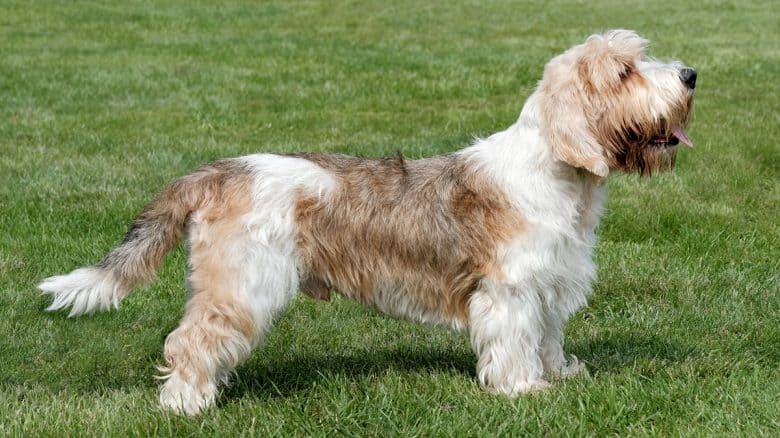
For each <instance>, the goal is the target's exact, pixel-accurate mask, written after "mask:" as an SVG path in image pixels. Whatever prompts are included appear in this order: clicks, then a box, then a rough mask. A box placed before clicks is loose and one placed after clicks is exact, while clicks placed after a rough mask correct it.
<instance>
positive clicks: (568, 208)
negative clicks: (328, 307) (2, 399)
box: [39, 30, 696, 415]
mask: <svg viewBox="0 0 780 438" xmlns="http://www.w3.org/2000/svg"><path fill="white" fill-rule="evenodd" d="M646 45H647V41H646V40H644V39H642V38H640V37H639V36H637V35H636V34H635V33H633V32H631V31H625V30H616V31H611V32H607V33H605V34H602V35H593V36H591V37H590V38H588V39H587V40H586V41H585V43H583V44H580V45H578V46H575V47H573V48H571V49H569V50H568V51H566V52H565V53H563V54H562V55H559V56H557V57H555V58H553V59H552V60H551V61H550V62H549V63H548V64H547V66H546V68H545V71H544V76H543V78H542V80H541V82H540V83H539V86H538V88H537V89H536V91H535V92H534V93H533V94H532V95H531V96H530V97H529V98H528V100H527V102H526V103H525V106H524V107H523V109H522V112H521V114H520V118H519V119H518V120H517V122H516V123H515V124H513V125H512V126H510V127H509V128H508V129H506V130H505V131H502V132H499V133H497V134H494V135H492V136H490V137H489V138H487V139H484V140H479V141H477V142H476V143H475V144H473V145H471V146H469V147H467V148H465V149H463V150H461V151H459V152H456V153H454V154H452V155H447V156H441V157H433V158H427V159H422V160H404V159H403V158H402V157H397V158H388V159H370V158H354V157H348V156H340V155H315V154H301V155H273V154H261V155H250V156H245V157H241V158H235V159H230V160H224V161H219V162H216V163H213V164H211V165H208V166H205V167H202V168H201V169H199V170H197V171H196V172H195V173H193V174H192V175H189V176H185V177H183V178H180V179H178V180H176V181H175V182H173V183H172V184H171V185H170V186H168V188H166V189H165V190H164V191H163V192H162V193H161V194H160V195H158V197H157V198H156V199H155V200H154V201H152V202H151V203H150V204H149V205H148V206H147V207H146V208H145V209H144V210H143V211H142V212H141V214H140V215H138V217H137V218H136V219H135V220H134V221H133V224H132V226H131V228H130V231H129V232H128V234H127V237H126V238H125V240H124V242H122V244H121V245H120V246H118V247H117V248H115V249H114V250H112V251H111V252H109V254H108V255H107V256H106V257H105V258H104V259H103V260H101V261H100V262H99V263H97V264H96V265H94V266H92V267H87V268H82V269H77V270H75V271H73V272H71V273H70V274H67V275H63V276H56V277H51V278H49V279H46V280H44V281H43V283H41V285H40V286H39V288H40V289H41V290H42V291H44V292H46V293H49V294H51V295H52V296H53V298H54V301H53V303H52V304H51V306H50V307H49V310H59V309H64V308H68V307H70V315H71V316H73V315H79V314H83V313H90V312H93V311H95V310H102V309H109V308H111V307H117V306H118V305H119V302H120V300H122V298H124V297H125V296H127V295H128V294H129V293H130V291H131V290H132V289H133V288H134V287H136V286H138V284H140V283H143V282H146V281H149V280H150V279H152V277H153V276H154V272H155V270H156V269H157V267H158V265H159V264H160V262H161V261H162V259H163V256H164V254H165V253H166V252H167V251H168V250H169V249H170V248H171V247H172V246H173V245H174V244H175V243H176V242H177V241H178V240H179V239H180V238H181V236H182V235H183V234H184V235H185V236H186V239H187V242H188V249H189V265H190V273H189V278H188V282H187V283H188V285H189V287H190V288H191V289H192V295H191V297H190V298H189V301H188V302H187V305H186V309H185V314H184V317H183V318H182V320H181V323H180V325H179V327H177V328H176V329H175V330H174V331H173V332H172V333H171V334H170V335H168V338H167V339H166V341H165V360H166V365H165V366H164V367H162V370H163V372H164V379H165V383H164V384H163V386H162V391H161V394H160V403H161V404H162V405H163V406H164V407H166V408H170V409H172V410H174V411H176V412H183V413H186V414H190V415H193V414H197V413H198V412H200V411H201V410H202V409H204V408H206V407H208V406H210V405H211V404H213V403H214V399H215V395H216V394H217V385H218V384H219V383H220V382H224V381H226V380H227V378H228V376H229V374H230V372H231V371H232V370H233V369H234V368H235V367H236V366H237V365H238V364H240V363H241V362H242V361H243V360H244V359H246V358H247V356H249V354H250V352H251V351H252V349H253V348H255V347H256V346H258V345H259V344H260V343H261V342H262V340H263V337H264V335H265V334H266V333H267V332H268V330H270V328H271V325H272V323H273V319H274V317H275V316H276V315H277V314H279V312H280V311H281V310H282V309H284V307H285V306H286V305H287V303H288V302H289V301H290V300H291V299H292V298H293V296H295V294H296V293H297V292H298V291H299V290H303V291H304V292H306V293H308V294H310V295H312V296H317V297H321V298H327V297H328V296H329V294H330V291H331V290H337V291H338V292H339V293H341V294H342V295H344V296H346V297H350V298H354V299H356V300H358V301H360V302H362V303H365V304H366V305H370V306H373V307H376V308H378V309H379V310H381V311H383V312H386V313H388V314H391V315H393V316H396V317H400V318H406V319H411V320H416V321H420V322H426V323H436V324H444V325H447V326H450V327H453V328H455V329H458V330H467V331H468V333H469V335H470V337H471V343H472V345H473V348H474V351H475V353H476V355H477V376H478V379H479V382H480V384H482V385H483V386H484V387H485V388H487V389H488V390H490V391H492V392H496V393H500V394H506V395H510V396H514V395H517V394H522V393H529V392H534V391H538V390H541V389H544V388H545V387H547V386H549V383H548V381H549V380H550V379H553V378H556V377H566V376H570V375H573V374H575V373H577V372H579V371H581V370H583V369H584V367H583V366H581V365H580V364H579V363H578V362H577V360H576V358H573V357H571V358H568V359H567V357H566V356H565V355H564V352H563V329H564V324H565V323H566V321H567V319H568V318H569V317H570V316H571V315H572V313H574V312H575V311H577V309H578V308H580V307H581V306H582V305H584V304H585V302H586V297H587V296H588V294H589V293H590V290H591V284H592V283H593V281H594V279H595V275H596V267H595V265H594V262H593V247H594V245H595V244H596V233H595V231H596V227H597V225H598V222H599V218H600V216H601V211H602V205H603V202H604V198H605V190H604V179H605V178H606V177H607V175H608V174H610V173H612V172H615V171H621V172H626V173H634V172H636V173H640V174H643V175H648V174H650V173H652V172H656V171H661V170H665V169H669V168H671V167H672V166H673V164H674V156H675V153H676V146H677V144H678V143H679V142H682V143H685V144H687V145H688V146H692V144H691V140H690V139H689V138H688V136H687V134H685V131H684V130H683V128H684V126H685V125H686V124H687V121H688V118H689V114H690V112H691V107H692V98H693V88H694V87H695V81H696V72H695V71H694V70H693V69H690V68H687V67H685V66H683V65H682V64H681V63H678V62H672V63H662V62H659V61H656V60H654V59H652V58H649V57H648V56H647V55H646V54H645V53H644V50H645V46H646Z"/></svg>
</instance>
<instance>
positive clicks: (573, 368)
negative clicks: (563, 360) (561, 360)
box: [559, 355, 590, 379]
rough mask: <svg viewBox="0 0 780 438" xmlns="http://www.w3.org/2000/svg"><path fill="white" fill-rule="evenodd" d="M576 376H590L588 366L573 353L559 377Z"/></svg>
mask: <svg viewBox="0 0 780 438" xmlns="http://www.w3.org/2000/svg"><path fill="white" fill-rule="evenodd" d="M574 376H582V377H589V376H590V373H588V367H586V366H585V364H584V363H581V362H580V361H579V360H578V359H577V356H574V355H571V359H570V360H569V363H568V364H567V365H565V366H563V367H562V368H561V371H560V373H559V377H560V378H561V379H568V378H570V377H574Z"/></svg>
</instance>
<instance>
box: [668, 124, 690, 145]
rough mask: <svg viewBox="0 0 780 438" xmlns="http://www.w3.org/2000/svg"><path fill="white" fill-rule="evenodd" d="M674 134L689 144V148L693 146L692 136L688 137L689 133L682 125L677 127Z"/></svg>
mask: <svg viewBox="0 0 780 438" xmlns="http://www.w3.org/2000/svg"><path fill="white" fill-rule="evenodd" d="M672 135H674V136H675V137H677V139H678V140H680V141H681V142H683V143H685V145H686V146H688V147H689V148H692V147H693V142H692V141H691V138H690V137H688V134H686V133H685V131H683V129H682V128H681V127H679V126H677V127H675V128H674V131H672Z"/></svg>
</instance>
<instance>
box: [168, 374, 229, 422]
mask: <svg viewBox="0 0 780 438" xmlns="http://www.w3.org/2000/svg"><path fill="white" fill-rule="evenodd" d="M167 379H168V380H167V381H166V382H165V384H164V385H163V386H162V389H161V390H160V406H162V408H163V409H166V410H170V411H173V412H174V413H176V414H179V415H181V414H186V415H190V416H193V415H198V414H199V413H201V412H202V411H203V410H204V409H206V408H208V407H209V406H211V405H213V404H214V400H215V399H216V392H217V388H216V385H214V384H213V383H206V384H204V385H196V384H194V383H191V382H188V381H186V380H184V379H182V378H181V376H180V375H179V374H178V373H172V374H171V375H170V376H169V377H168V378H167Z"/></svg>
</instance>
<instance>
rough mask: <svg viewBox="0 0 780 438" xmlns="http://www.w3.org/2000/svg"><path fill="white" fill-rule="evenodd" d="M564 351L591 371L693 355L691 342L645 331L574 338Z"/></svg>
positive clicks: (611, 370) (615, 369)
mask: <svg viewBox="0 0 780 438" xmlns="http://www.w3.org/2000/svg"><path fill="white" fill-rule="evenodd" d="M566 351H567V352H570V353H572V354H575V355H576V356H577V357H578V358H579V359H580V360H582V361H584V362H585V363H586V364H587V366H588V369H589V371H590V372H591V374H594V375H596V374H602V373H604V374H615V373H618V372H620V371H621V370H623V369H626V368H636V367H642V366H643V364H648V363H650V362H663V363H676V362H683V361H686V360H688V359H689V358H691V357H693V356H696V355H697V354H698V350H697V349H696V347H695V346H694V345H693V344H688V343H685V342H684V341H682V340H680V339H668V338H662V337H660V336H655V335H648V334H644V333H619V334H612V335H606V336H599V337H597V338H594V339H579V340H574V341H572V342H571V343H570V344H568V345H567V348H566Z"/></svg>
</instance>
